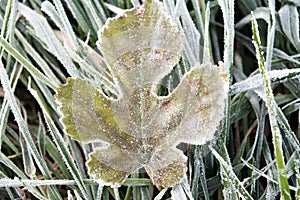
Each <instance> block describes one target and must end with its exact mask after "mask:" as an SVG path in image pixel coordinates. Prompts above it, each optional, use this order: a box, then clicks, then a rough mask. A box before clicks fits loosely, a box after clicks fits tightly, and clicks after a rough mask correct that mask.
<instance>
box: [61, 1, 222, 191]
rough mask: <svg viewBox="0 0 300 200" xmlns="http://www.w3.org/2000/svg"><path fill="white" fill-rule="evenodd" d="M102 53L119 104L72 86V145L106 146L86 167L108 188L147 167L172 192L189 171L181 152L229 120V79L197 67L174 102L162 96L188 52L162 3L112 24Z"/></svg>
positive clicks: (65, 88) (67, 113)
mask: <svg viewBox="0 0 300 200" xmlns="http://www.w3.org/2000/svg"><path fill="white" fill-rule="evenodd" d="M98 46H99V48H100V50H101V52H102V54H103V57H104V59H105V61H106V63H107V64H108V65H109V66H110V70H111V72H112V74H113V77H114V81H115V83H116V85H117V86H118V88H119V96H118V98H117V99H113V98H109V97H108V96H106V95H105V94H104V93H103V92H102V91H99V90H97V89H96V88H95V87H94V86H93V85H92V84H91V83H89V82H88V81H86V80H82V79H79V78H69V79H68V80H67V83H66V84H64V85H61V86H60V87H59V88H57V91H56V92H57V93H56V99H57V101H58V103H59V105H60V107H59V109H60V111H61V113H62V118H61V121H62V123H63V124H64V127H65V131H66V132H67V133H68V134H69V135H70V136H71V137H72V139H74V140H78V141H82V142H87V143H90V142H95V141H101V142H103V143H105V145H104V146H103V147H100V148H97V149H96V150H94V152H92V153H91V154H90V159H89V160H88V162H87V166H88V170H89V174H90V175H91V176H93V177H94V178H95V179H97V180H99V181H102V182H103V183H104V184H106V185H121V184H122V183H123V182H124V180H125V179H126V178H127V177H128V176H129V175H130V174H131V173H132V172H135V171H137V170H138V169H140V168H142V167H144V168H145V169H146V171H147V173H148V175H149V176H150V178H151V179H152V181H153V183H154V184H155V185H156V186H162V187H171V186H174V185H175V184H177V183H178V182H180V180H181V179H182V178H183V177H184V175H185V173H186V171H187V167H186V162H187V157H186V156H185V155H184V154H183V152H182V151H180V150H179V149H177V148H176V146H177V145H178V144H179V143H181V142H184V143H189V144H195V145H201V144H205V143H206V142H207V141H209V140H211V139H213V137H214V132H215V131H216V129H217V126H218V124H219V122H220V120H221V119H222V117H223V109H224V99H225V96H226V87H227V86H226V85H227V84H226V81H225V79H224V76H222V74H221V72H220V70H219V69H218V67H217V66H214V65H212V64H205V65H204V64H203V65H200V66H195V67H194V68H193V69H192V70H191V71H190V72H188V73H187V74H185V76H184V78H183V79H182V81H181V83H180V84H179V85H178V87H177V88H176V89H175V90H174V91H173V92H172V93H171V94H169V95H168V96H164V97H161V96H157V93H156V91H157V85H158V83H159V81H160V80H161V79H162V78H163V77H164V76H166V75H167V74H168V73H170V72H171V70H172V68H173V66H174V65H175V64H176V63H177V62H178V60H179V58H180V55H181V52H182V48H183V46H182V38H181V33H180V31H179V30H178V29H177V27H176V24H174V23H173V22H172V20H171V18H170V17H169V16H168V15H167V13H166V12H165V10H164V9H163V7H162V5H161V3H159V2H158V1H157V0H153V1H150V0H146V1H145V3H144V4H143V5H142V6H141V7H139V8H133V9H131V10H128V11H126V12H125V13H124V14H122V15H121V16H117V17H115V18H112V19H110V20H108V22H107V23H106V25H105V26H104V27H103V28H102V30H101V31H100V32H99V41H98Z"/></svg>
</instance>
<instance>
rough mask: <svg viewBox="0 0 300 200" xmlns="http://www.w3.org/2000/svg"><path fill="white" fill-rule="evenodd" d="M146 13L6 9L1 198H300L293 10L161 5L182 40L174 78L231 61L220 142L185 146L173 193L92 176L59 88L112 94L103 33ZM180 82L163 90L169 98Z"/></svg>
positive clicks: (109, 4) (103, 8) (53, 4)
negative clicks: (72, 81) (74, 85)
mask: <svg viewBox="0 0 300 200" xmlns="http://www.w3.org/2000/svg"><path fill="white" fill-rule="evenodd" d="M140 3H141V2H139V0H131V1H130V0H109V1H105V2H104V1H103V0H89V1H87V0H77V1H72V0H64V1H61V0H53V1H44V2H42V1H41V0H28V1H26V3H25V4H22V3H21V1H14V0H2V1H1V2H0V8H1V10H0V22H1V23H0V24H1V34H0V35H1V37H0V52H1V54H0V55H1V62H0V79H1V86H0V95H1V101H0V106H1V110H0V148H1V152H0V172H1V173H0V197H1V198H3V199H17V198H21V197H22V198H23V197H24V196H25V198H28V199H63V198H66V197H67V198H69V199H80V198H81V199H132V198H133V199H136V200H138V199H157V200H158V199H167V198H169V197H172V199H178V200H182V199H206V200H207V199H228V200H231V199H240V198H242V199H280V198H282V199H297V200H300V174H299V166H300V160H299V153H300V142H299V137H300V111H299V108H300V83H299V80H300V68H299V67H300V38H299V25H300V24H299V12H300V4H299V2H298V1H297V0H286V1H279V0H269V1H267V0H264V1H263V0H261V1H260V0H248V1H243V0H236V1H235V2H233V1H226V0H218V1H211V2H210V3H209V4H208V2H207V1H204V0H199V1H198V0H188V1H184V0H176V1H175V3H174V1H173V0H164V1H163V3H164V6H165V8H166V10H167V11H168V12H169V13H170V15H171V16H172V18H173V20H174V21H175V22H176V23H177V25H178V27H179V29H180V30H181V31H182V33H183V35H184V38H185V43H184V52H183V55H182V59H181V61H180V63H179V65H178V66H176V67H175V69H174V71H175V72H174V74H178V73H179V71H180V73H184V72H185V71H188V70H189V69H190V68H192V67H193V66H195V64H197V62H202V60H203V61H208V60H212V61H213V62H214V63H218V61H223V62H224V68H225V72H226V74H227V77H228V78H229V84H230V90H229V93H228V99H227V101H226V102H227V105H226V110H225V116H226V117H225V118H224V120H223V121H222V123H221V125H220V127H219V130H218V133H217V134H216V135H218V136H217V138H216V142H215V143H214V144H213V145H210V146H207V145H206V146H204V147H199V146H197V147H195V146H188V147H187V150H186V151H185V154H186V155H187V156H188V157H189V161H188V169H189V171H188V174H187V176H186V178H185V179H184V180H183V182H182V183H180V184H178V185H176V186H175V187H173V188H168V189H161V188H156V187H155V186H153V185H152V183H151V180H150V179H149V177H147V175H146V174H144V173H137V174H132V175H131V177H129V178H128V179H127V180H126V181H125V183H124V184H123V185H122V187H120V188H110V187H106V186H102V185H99V184H98V183H97V182H95V181H94V180H92V179H91V178H90V177H89V175H88V174H87V171H86V167H85V164H84V163H85V161H86V159H87V158H88V157H87V156H88V153H89V152H91V151H92V150H93V148H95V147H96V146H95V145H93V144H81V143H77V142H75V141H73V140H71V139H70V138H69V137H68V136H67V135H66V134H64V132H63V131H62V125H61V123H60V122H59V113H58V111H57V105H56V102H55V101H54V97H53V94H54V89H55V88H56V87H57V86H58V85H59V84H60V83H64V82H65V80H66V77H70V76H78V77H81V78H84V79H88V80H93V81H94V82H96V83H97V84H98V87H99V88H102V89H103V90H104V91H106V93H107V94H111V95H115V94H116V88H115V86H114V84H113V80H112V78H111V75H110V73H109V70H108V68H107V67H106V66H105V64H104V63H103V60H102V58H101V54H100V52H99V51H98V50H97V48H96V45H95V43H96V41H97V39H98V36H97V31H98V30H99V29H100V28H101V27H102V26H103V25H104V24H105V22H106V20H107V19H108V18H109V17H113V16H115V14H116V13H115V12H122V9H127V8H131V7H132V6H133V5H139V4H140ZM251 12H252V14H251ZM252 15H253V16H254V17H252ZM209 16H210V18H209ZM200 52H201V53H200ZM200 55H202V56H204V57H203V59H202V60H201V56H200ZM176 70H177V71H178V72H177V71H176ZM173 78H174V77H173V76H168V77H167V79H168V80H165V81H166V82H168V83H169V84H168V88H167V89H169V90H172V89H173V88H174V87H175V85H174V84H175V83H176V81H173Z"/></svg>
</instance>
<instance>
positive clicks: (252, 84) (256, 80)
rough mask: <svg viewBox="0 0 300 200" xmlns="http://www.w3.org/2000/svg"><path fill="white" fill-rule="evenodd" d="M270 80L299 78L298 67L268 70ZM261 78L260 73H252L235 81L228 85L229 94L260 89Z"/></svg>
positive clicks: (283, 80) (261, 84)
mask: <svg viewBox="0 0 300 200" xmlns="http://www.w3.org/2000/svg"><path fill="white" fill-rule="evenodd" d="M268 75H269V77H270V79H271V80H272V82H281V83H282V82H285V81H287V80H291V79H294V78H300V69H282V70H272V71H269V72H268ZM262 87H263V79H262V76H261V74H257V75H254V76H252V77H249V78H247V79H246V80H243V81H241V82H238V83H235V84H234V85H232V86H231V87H230V91H229V95H234V94H238V93H241V92H244V91H247V90H251V89H255V90H256V89H261V88H262Z"/></svg>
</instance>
